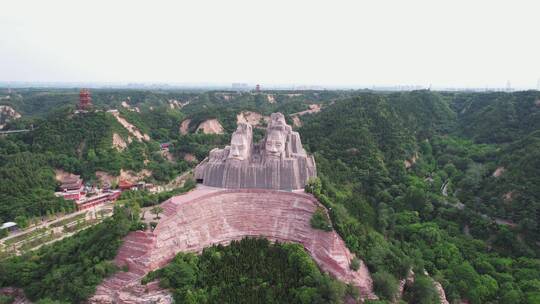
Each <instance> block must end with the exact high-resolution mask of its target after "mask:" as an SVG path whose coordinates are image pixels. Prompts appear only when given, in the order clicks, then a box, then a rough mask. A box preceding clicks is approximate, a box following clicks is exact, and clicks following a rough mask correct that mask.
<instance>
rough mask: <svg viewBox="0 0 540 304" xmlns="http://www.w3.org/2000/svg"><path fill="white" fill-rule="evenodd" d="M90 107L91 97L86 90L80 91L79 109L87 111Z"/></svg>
mask: <svg viewBox="0 0 540 304" xmlns="http://www.w3.org/2000/svg"><path fill="white" fill-rule="evenodd" d="M91 107H92V97H91V96H90V91H89V90H88V89H82V90H81V92H80V93H79V109H80V110H88V109H90V108H91Z"/></svg>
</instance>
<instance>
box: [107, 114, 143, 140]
mask: <svg viewBox="0 0 540 304" xmlns="http://www.w3.org/2000/svg"><path fill="white" fill-rule="evenodd" d="M111 113H112V115H113V116H114V117H115V118H116V120H117V121H118V122H119V123H120V124H121V125H122V126H123V127H124V128H125V129H126V130H128V132H129V133H130V134H131V135H133V136H134V137H135V138H137V140H138V141H143V140H144V141H149V140H150V136H148V134H144V133H143V132H141V131H140V130H139V129H138V128H137V127H135V126H134V125H132V124H131V123H129V122H128V121H127V120H126V119H125V118H123V117H122V116H120V113H119V112H118V111H117V112H111Z"/></svg>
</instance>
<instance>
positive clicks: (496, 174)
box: [492, 167, 506, 177]
mask: <svg viewBox="0 0 540 304" xmlns="http://www.w3.org/2000/svg"><path fill="white" fill-rule="evenodd" d="M505 170H506V169H505V168H504V167H497V169H495V171H494V172H493V174H492V175H493V177H499V176H501V175H502V174H503V173H504V171H505Z"/></svg>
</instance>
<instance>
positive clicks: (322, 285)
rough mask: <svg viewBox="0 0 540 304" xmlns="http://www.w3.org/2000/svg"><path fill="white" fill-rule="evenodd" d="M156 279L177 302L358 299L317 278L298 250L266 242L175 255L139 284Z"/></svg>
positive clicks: (237, 243)
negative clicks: (198, 254)
mask: <svg viewBox="0 0 540 304" xmlns="http://www.w3.org/2000/svg"><path fill="white" fill-rule="evenodd" d="M155 279H159V280H160V285H161V287H163V288H169V289H171V290H172V292H173V296H174V299H175V301H176V302H177V303H306V304H307V303H314V304H316V303H344V299H345V296H347V295H348V296H350V297H353V298H355V297H357V296H358V293H357V290H355V289H356V288H355V287H351V286H346V285H344V284H343V283H341V282H339V281H337V280H335V279H332V278H331V277H330V276H329V275H328V274H325V273H321V271H320V270H319V268H318V267H317V265H316V264H315V262H314V261H313V260H312V259H311V257H310V256H309V255H308V253H307V252H306V251H305V250H304V248H303V247H302V246H301V245H299V244H280V243H276V244H272V243H270V242H269V241H268V240H266V239H251V238H245V239H242V240H241V241H232V242H231V244H230V245H229V246H222V245H218V246H213V247H209V248H206V249H204V251H203V252H202V254H201V255H200V256H197V255H194V254H192V253H180V254H178V255H177V256H176V257H175V258H174V259H173V260H172V262H171V263H170V264H169V265H167V266H165V267H164V268H162V269H160V270H157V271H155V272H151V273H150V274H148V275H147V277H145V279H144V280H143V283H147V282H150V281H152V280H155Z"/></svg>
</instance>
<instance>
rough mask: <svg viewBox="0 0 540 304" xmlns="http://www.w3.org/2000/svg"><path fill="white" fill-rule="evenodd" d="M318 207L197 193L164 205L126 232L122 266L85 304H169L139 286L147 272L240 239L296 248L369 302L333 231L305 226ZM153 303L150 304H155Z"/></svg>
mask: <svg viewBox="0 0 540 304" xmlns="http://www.w3.org/2000/svg"><path fill="white" fill-rule="evenodd" d="M317 206H319V203H318V202H317V200H316V199H315V198H314V197H313V196H311V195H307V194H304V193H298V192H294V193H293V192H284V191H273V190H259V189H243V190H224V189H217V188H210V187H204V186H202V187H198V188H197V189H196V190H194V191H192V192H189V193H187V194H184V195H180V196H176V197H173V198H171V199H170V200H168V201H167V202H165V203H164V204H163V205H162V207H163V208H164V210H165V211H164V215H163V218H162V219H161V220H160V222H159V225H158V226H157V228H156V229H155V230H154V232H153V233H151V232H140V231H138V232H132V233H130V234H129V235H128V236H127V237H126V238H125V240H124V243H123V245H122V247H121V248H120V250H119V252H118V255H117V257H116V259H115V263H116V264H117V265H119V266H121V265H128V268H129V271H127V272H122V271H121V272H118V273H116V274H115V275H114V276H113V277H111V278H108V279H106V280H105V281H104V282H103V283H102V284H101V285H100V286H98V288H97V292H96V294H95V295H94V297H93V298H92V299H90V303H146V302H148V301H158V302H157V303H170V302H171V300H172V299H171V297H170V295H169V294H168V293H167V292H165V291H163V290H160V289H159V288H158V286H157V284H156V283H153V284H150V285H149V286H148V287H144V286H141V285H140V279H141V278H142V277H143V276H144V275H145V274H146V273H148V272H149V271H151V270H155V269H157V268H159V267H163V266H165V265H166V264H167V263H168V262H169V261H170V260H171V259H172V258H173V257H174V256H175V255H176V254H177V253H178V252H201V251H202V250H203V249H204V248H205V247H209V246H211V245H213V244H228V243H229V242H231V241H232V240H239V239H242V238H244V237H246V236H252V237H265V238H267V239H270V240H274V241H280V242H295V243H300V244H302V245H303V246H304V247H305V249H306V250H307V251H308V252H309V253H310V255H311V256H312V257H313V259H314V260H315V261H316V262H317V263H318V265H319V266H320V267H321V269H322V270H323V271H326V272H328V273H330V274H332V275H333V276H334V277H336V278H337V279H340V280H342V281H344V282H347V283H351V284H353V285H355V286H357V287H358V288H359V290H360V293H361V295H362V297H364V298H366V297H369V298H372V297H374V295H373V292H372V281H371V277H370V274H369V271H368V269H367V267H366V266H365V264H364V263H361V267H360V269H359V270H358V271H353V270H351V269H350V268H349V263H350V261H351V260H352V258H353V255H352V254H351V253H350V252H349V250H348V249H347V247H346V246H345V243H344V242H343V240H342V239H341V238H340V237H339V236H338V235H337V233H335V232H334V231H331V232H325V231H322V230H316V229H313V228H312V227H311V225H310V223H309V221H310V219H311V215H312V214H313V212H314V211H315V210H316V208H317ZM155 303H156V302H155Z"/></svg>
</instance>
